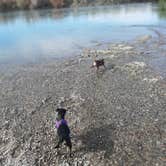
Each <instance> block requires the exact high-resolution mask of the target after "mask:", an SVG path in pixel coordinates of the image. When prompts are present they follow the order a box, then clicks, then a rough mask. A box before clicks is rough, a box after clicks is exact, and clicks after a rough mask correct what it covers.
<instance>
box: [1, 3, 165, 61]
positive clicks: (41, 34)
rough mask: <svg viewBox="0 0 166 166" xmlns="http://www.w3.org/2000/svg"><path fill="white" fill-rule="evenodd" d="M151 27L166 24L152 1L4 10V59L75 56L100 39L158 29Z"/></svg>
mask: <svg viewBox="0 0 166 166" xmlns="http://www.w3.org/2000/svg"><path fill="white" fill-rule="evenodd" d="M151 27H156V28H159V29H160V31H164V28H165V27H166V17H165V18H164V17H163V15H161V14H160V12H158V9H157V5H155V4H151V3H143V4H126V5H120V6H119V5H115V6H111V7H110V6H109V7H108V6H107V7H85V8H78V9H60V10H36V11H24V12H11V13H1V14H0V63H9V64H11V63H22V62H38V61H43V60H47V59H51V58H60V57H64V56H72V55H75V54H78V53H79V51H80V50H81V49H82V48H84V47H90V46H94V45H95V44H97V43H102V42H117V41H123V40H131V39H134V38H135V37H137V36H139V35H144V34H151V33H154V32H152V31H151V30H150V28H151Z"/></svg>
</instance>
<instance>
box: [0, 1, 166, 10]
mask: <svg viewBox="0 0 166 166" xmlns="http://www.w3.org/2000/svg"><path fill="white" fill-rule="evenodd" d="M143 1H144V2H147V1H155V0H1V1H0V10H1V11H7V10H12V9H14V10H15V9H34V8H48V7H50V8H51V7H53V8H61V7H70V6H88V5H108V4H112V3H129V2H143ZM159 4H160V6H161V8H166V5H165V0H159ZM163 4H164V5H163Z"/></svg>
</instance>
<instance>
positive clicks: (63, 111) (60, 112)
mask: <svg viewBox="0 0 166 166" xmlns="http://www.w3.org/2000/svg"><path fill="white" fill-rule="evenodd" d="M66 111H67V110H66V109H64V108H57V109H56V112H57V114H58V116H57V118H58V120H60V119H64V118H65V114H66Z"/></svg>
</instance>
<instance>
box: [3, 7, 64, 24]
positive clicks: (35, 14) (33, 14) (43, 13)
mask: <svg viewBox="0 0 166 166" xmlns="http://www.w3.org/2000/svg"><path fill="white" fill-rule="evenodd" d="M65 15H66V11H65V10H64V9H59V10H58V9H54V10H50V9H43V10H29V11H17V12H5V13H0V23H4V24H5V23H9V22H14V21H15V20H16V19H18V18H22V19H24V20H25V21H26V22H35V21H38V20H41V19H47V18H49V19H61V18H63V17H65Z"/></svg>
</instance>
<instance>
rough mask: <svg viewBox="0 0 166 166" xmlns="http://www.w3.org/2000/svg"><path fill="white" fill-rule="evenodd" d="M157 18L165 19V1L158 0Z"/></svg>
mask: <svg viewBox="0 0 166 166" xmlns="http://www.w3.org/2000/svg"><path fill="white" fill-rule="evenodd" d="M158 5H159V16H160V17H161V18H166V0H159V2H158Z"/></svg>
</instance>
